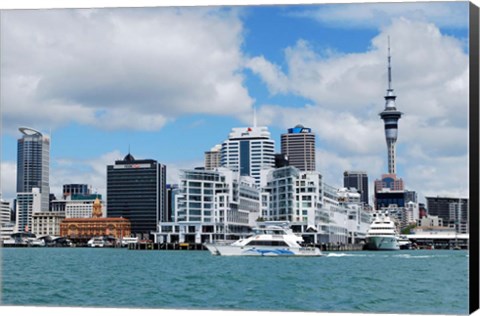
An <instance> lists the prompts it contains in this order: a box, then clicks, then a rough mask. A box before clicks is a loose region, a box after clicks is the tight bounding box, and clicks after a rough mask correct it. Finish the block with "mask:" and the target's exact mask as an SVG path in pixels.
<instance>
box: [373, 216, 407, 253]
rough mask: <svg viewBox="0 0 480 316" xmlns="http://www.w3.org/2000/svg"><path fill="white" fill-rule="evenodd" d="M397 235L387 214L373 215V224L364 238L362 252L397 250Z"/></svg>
mask: <svg viewBox="0 0 480 316" xmlns="http://www.w3.org/2000/svg"><path fill="white" fill-rule="evenodd" d="M399 249H400V245H399V243H398V233H397V229H396V226H395V223H394V221H393V220H392V219H391V218H390V217H389V216H388V212H384V213H383V212H379V213H375V214H373V222H372V224H371V225H370V228H369V229H368V231H367V235H366V237H365V246H364V250H399Z"/></svg>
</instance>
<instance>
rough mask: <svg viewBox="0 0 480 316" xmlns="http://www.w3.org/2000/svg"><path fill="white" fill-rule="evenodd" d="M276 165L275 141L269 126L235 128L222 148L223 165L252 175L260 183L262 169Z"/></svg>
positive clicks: (245, 174)
mask: <svg viewBox="0 0 480 316" xmlns="http://www.w3.org/2000/svg"><path fill="white" fill-rule="evenodd" d="M274 165H275V141H274V140H272V139H271V138H270V132H269V131H268V128H267V127H241V128H233V129H232V132H231V133H230V135H229V137H228V139H227V140H226V141H225V142H223V144H222V149H221V166H222V167H225V168H229V169H230V170H232V171H236V172H239V173H240V175H241V176H251V177H253V178H254V179H255V183H256V184H257V185H260V178H261V176H260V174H261V170H263V169H269V168H272V167H273V166H274Z"/></svg>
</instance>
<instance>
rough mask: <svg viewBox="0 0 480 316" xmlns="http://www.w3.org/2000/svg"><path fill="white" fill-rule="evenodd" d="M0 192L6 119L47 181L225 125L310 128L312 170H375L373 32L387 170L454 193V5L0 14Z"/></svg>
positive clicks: (458, 79) (176, 157)
mask: <svg viewBox="0 0 480 316" xmlns="http://www.w3.org/2000/svg"><path fill="white" fill-rule="evenodd" d="M1 23H2V24H1V26H2V28H1V32H2V46H3V48H2V52H1V54H2V56H1V57H2V78H1V79H2V81H1V82H2V100H1V101H2V102H1V103H2V104H1V113H2V176H1V181H2V192H3V195H2V197H3V198H4V199H11V198H13V197H14V195H15V176H16V175H15V164H16V148H17V145H16V142H17V138H19V137H20V133H19V132H18V127H19V126H29V127H32V128H35V129H38V130H41V131H43V132H45V133H47V134H50V133H51V137H52V145H51V174H50V183H51V190H52V192H53V193H55V194H56V195H57V196H59V195H60V190H61V186H62V184H65V183H87V184H90V185H92V187H93V188H94V189H97V190H98V191H99V192H100V193H104V191H105V170H106V165H107V164H113V163H114V161H115V160H116V159H121V158H123V156H125V155H126V154H127V152H128V149H129V148H130V151H131V153H132V155H133V156H134V157H136V158H150V159H156V160H158V161H159V162H161V163H164V164H166V165H167V173H168V178H169V182H176V181H177V179H178V174H177V172H178V170H179V169H182V168H193V167H197V166H201V165H202V163H203V153H204V151H207V150H209V149H210V148H211V147H213V146H214V145H216V144H219V143H221V142H222V141H224V140H225V139H226V138H227V137H228V134H229V132H230V130H231V128H233V127H241V126H249V125H251V124H252V122H253V108H255V109H256V113H257V121H258V125H265V126H268V127H269V129H270V131H271V132H272V138H273V139H274V140H275V141H276V150H277V151H280V144H279V141H280V134H281V133H283V132H285V131H286V129H287V128H289V127H292V126H294V125H296V124H299V123H300V124H303V125H305V126H308V127H311V128H312V129H313V131H314V132H315V133H316V134H317V170H318V171H320V172H321V173H322V174H323V175H324V178H325V179H326V181H327V182H328V183H329V184H332V185H336V186H340V185H341V184H342V173H343V171H344V170H365V171H367V172H368V174H369V178H370V182H371V183H372V182H373V180H374V179H376V178H379V177H380V176H381V174H382V173H386V144H385V138H384V132H383V122H382V121H381V120H380V118H379V116H378V113H379V112H381V111H382V110H383V108H384V104H385V103H384V99H383V96H384V95H385V93H386V88H387V81H386V72H387V37H388V36H390V39H391V46H392V67H393V88H394V90H395V93H396V95H397V107H398V109H399V110H400V111H402V112H404V113H405V114H404V116H403V117H402V119H401V120H400V122H399V138H398V142H397V144H398V145H397V146H398V153H397V155H398V160H399V162H398V175H399V176H400V177H402V178H403V179H404V181H405V183H406V185H407V188H408V189H411V190H416V191H417V192H418V193H419V194H420V196H424V195H437V194H438V195H447V194H448V195H453V196H459V195H461V196H466V195H467V194H468V180H467V179H468V143H467V136H468V127H467V113H468V3H467V2H438V3H436V2H425V3H422V2H414V3H404V4H395V3H384V4H375V3H365V4H317V5H291V6H236V7H226V6H223V7H217V6H209V7H195V8H131V9H127V8H120V9H115V8H108V9H92V10H90V9H81V10H80V9H78V10H74V9H61V10H59V9H54V10H24V11H18V10H17V11H3V12H2V22H1Z"/></svg>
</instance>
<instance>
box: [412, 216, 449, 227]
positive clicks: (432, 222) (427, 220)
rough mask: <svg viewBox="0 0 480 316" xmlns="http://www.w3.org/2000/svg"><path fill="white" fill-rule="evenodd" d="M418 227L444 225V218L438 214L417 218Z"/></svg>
mask: <svg viewBox="0 0 480 316" xmlns="http://www.w3.org/2000/svg"><path fill="white" fill-rule="evenodd" d="M417 226H418V227H437V228H438V227H443V219H442V218H440V217H438V216H433V215H428V216H425V217H422V218H420V219H418V220H417Z"/></svg>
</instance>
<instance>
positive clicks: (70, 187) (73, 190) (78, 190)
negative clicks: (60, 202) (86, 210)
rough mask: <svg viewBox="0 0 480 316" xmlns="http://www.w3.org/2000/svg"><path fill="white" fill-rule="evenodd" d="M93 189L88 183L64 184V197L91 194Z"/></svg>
mask: <svg viewBox="0 0 480 316" xmlns="http://www.w3.org/2000/svg"><path fill="white" fill-rule="evenodd" d="M90 194H92V193H91V189H90V187H89V186H88V185H87V184H64V185H63V198H64V199H66V198H67V196H72V195H77V196H78V195H90Z"/></svg>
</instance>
